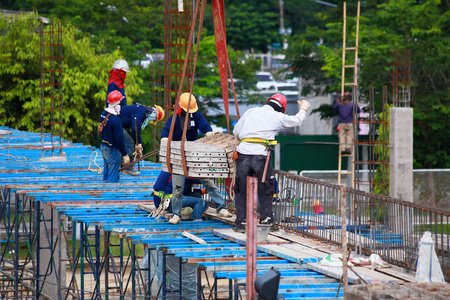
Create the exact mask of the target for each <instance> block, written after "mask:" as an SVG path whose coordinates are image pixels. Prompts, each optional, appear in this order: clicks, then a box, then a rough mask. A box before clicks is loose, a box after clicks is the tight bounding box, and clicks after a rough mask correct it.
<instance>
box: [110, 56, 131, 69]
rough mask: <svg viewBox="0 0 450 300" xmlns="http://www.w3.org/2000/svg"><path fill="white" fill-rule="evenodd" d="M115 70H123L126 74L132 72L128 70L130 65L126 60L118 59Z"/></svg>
mask: <svg viewBox="0 0 450 300" xmlns="http://www.w3.org/2000/svg"><path fill="white" fill-rule="evenodd" d="M113 69H117V70H123V71H125V72H130V68H128V63H127V61H126V60H124V59H118V60H116V61H115V62H114V65H113Z"/></svg>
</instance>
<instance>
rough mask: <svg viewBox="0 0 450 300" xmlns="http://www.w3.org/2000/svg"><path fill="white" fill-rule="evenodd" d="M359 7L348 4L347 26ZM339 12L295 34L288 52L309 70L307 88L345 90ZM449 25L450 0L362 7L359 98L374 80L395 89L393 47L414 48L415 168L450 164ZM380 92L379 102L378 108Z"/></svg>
mask: <svg viewBox="0 0 450 300" xmlns="http://www.w3.org/2000/svg"><path fill="white" fill-rule="evenodd" d="M383 2H384V1H383ZM378 3H380V4H378ZM445 8H447V9H445ZM339 9H342V8H339ZM354 10H355V5H354V3H353V2H352V3H351V4H350V5H348V8H347V15H348V18H347V23H348V25H347V26H348V28H349V31H348V32H355V29H354V26H355V18H354V16H356V13H355V11H354ZM341 11H342V10H341ZM336 12H337V10H329V12H328V14H325V15H322V16H321V17H322V18H323V20H324V21H325V20H330V21H329V23H328V24H327V25H326V28H325V29H321V28H318V27H316V28H308V29H307V32H306V33H304V34H302V35H297V36H295V37H293V39H292V43H291V45H292V48H291V49H290V51H288V53H287V55H288V57H289V58H291V59H292V60H293V66H295V70H296V71H297V73H298V74H300V75H302V76H303V72H304V74H305V76H309V78H310V79H311V80H312V81H311V82H312V84H310V86H309V87H310V89H306V90H305V91H306V92H308V91H311V90H313V89H316V92H318V91H317V90H318V88H322V89H321V90H320V91H319V92H335V93H339V92H340V79H341V78H340V76H341V65H342V61H341V57H342V56H341V53H342V52H341V51H342V44H341V43H342V16H337V15H336ZM350 28H352V29H350ZM449 29H450V11H449V10H448V3H441V2H440V1H438V0H428V1H423V2H421V3H419V4H418V3H417V1H412V0H407V1H405V0H391V1H387V2H384V3H381V1H376V2H375V3H370V4H367V3H366V4H364V5H363V6H362V9H361V19H360V32H359V34H360V40H359V58H360V61H361V69H360V81H359V84H360V95H361V99H359V100H360V101H364V100H366V101H367V98H368V97H367V95H368V89H369V86H370V85H373V86H374V87H375V89H379V90H380V89H381V87H382V86H383V85H386V86H388V87H390V88H391V89H392V65H393V55H392V53H393V51H394V50H400V51H403V50H410V51H411V107H413V108H414V167H415V168H448V167H449V166H450V155H449V153H448V149H447V147H448V146H446V145H448V144H450V141H449V137H450V134H449V133H450V131H449V129H448V128H444V126H443V124H447V123H448V122H449V111H448V108H449V106H450V93H449V89H450V86H449V81H448V78H449V77H450V69H449V67H448V66H449V61H450V52H449V51H448V49H449V46H450V35H449V32H450V30H449ZM350 37H351V36H350ZM320 41H321V42H320ZM317 44H320V45H317ZM314 80H315V81H314ZM380 98H381V97H378V98H377V102H376V108H377V107H378V108H379V109H381V103H380V101H378V100H381V99H380ZM323 110H326V107H323Z"/></svg>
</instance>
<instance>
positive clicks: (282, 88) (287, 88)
mask: <svg viewBox="0 0 450 300" xmlns="http://www.w3.org/2000/svg"><path fill="white" fill-rule="evenodd" d="M277 89H278V91H279V92H298V85H297V84H296V83H293V82H277Z"/></svg>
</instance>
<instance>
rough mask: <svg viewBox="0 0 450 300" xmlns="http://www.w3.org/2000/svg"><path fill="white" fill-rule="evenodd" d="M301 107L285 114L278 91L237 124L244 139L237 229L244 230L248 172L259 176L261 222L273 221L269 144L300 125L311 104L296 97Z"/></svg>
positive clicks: (239, 166) (240, 151)
mask: <svg viewBox="0 0 450 300" xmlns="http://www.w3.org/2000/svg"><path fill="white" fill-rule="evenodd" d="M297 102H298V103H299V105H300V110H299V112H298V113H297V114H296V115H295V116H288V115H285V114H284V112H285V111H286V105H287V101H286V98H285V97H284V96H283V95H281V94H275V95H273V96H271V97H269V99H267V103H266V104H265V105H263V106H262V107H256V108H252V109H249V110H248V111H246V112H245V113H244V114H243V115H242V117H241V118H240V119H239V121H238V122H237V123H236V125H235V126H234V130H233V134H234V135H235V136H236V137H237V138H238V139H239V140H240V141H241V142H240V144H239V145H238V146H237V154H238V157H237V160H236V179H235V186H234V192H235V198H234V200H235V206H236V221H235V224H236V227H235V229H234V230H235V231H237V232H241V233H243V232H245V227H244V225H243V223H244V222H245V217H246V211H247V206H246V197H247V176H255V177H258V196H259V205H260V206H259V216H260V223H261V224H273V212H272V200H273V192H274V190H275V177H274V173H273V169H272V166H271V164H270V163H269V164H268V166H267V169H266V174H265V178H263V173H264V169H265V164H266V159H268V155H269V150H271V149H269V148H270V147H269V146H270V145H275V144H276V141H275V135H276V134H277V133H278V130H280V129H282V128H291V127H297V126H300V125H301V124H302V122H303V120H304V119H305V116H306V111H307V110H308V108H309V106H310V104H309V103H308V102H307V101H305V100H303V101H297Z"/></svg>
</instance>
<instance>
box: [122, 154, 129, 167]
mask: <svg viewBox="0 0 450 300" xmlns="http://www.w3.org/2000/svg"><path fill="white" fill-rule="evenodd" d="M122 163H123V165H124V166H125V165H128V164H129V163H130V158H129V157H128V155H124V156H123V157H122Z"/></svg>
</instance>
